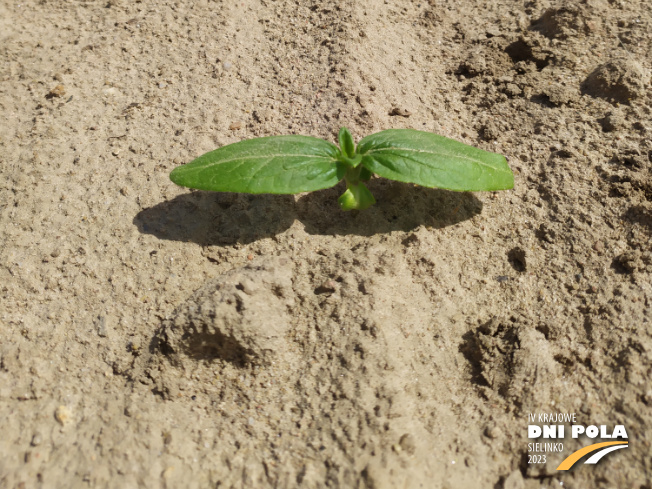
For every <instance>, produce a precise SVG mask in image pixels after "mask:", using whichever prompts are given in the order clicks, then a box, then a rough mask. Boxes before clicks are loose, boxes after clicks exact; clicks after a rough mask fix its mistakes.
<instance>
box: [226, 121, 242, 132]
mask: <svg viewBox="0 0 652 489" xmlns="http://www.w3.org/2000/svg"><path fill="white" fill-rule="evenodd" d="M241 128H242V122H240V121H237V122H232V123H231V125H230V126H229V129H230V130H232V131H235V130H237V129H241Z"/></svg>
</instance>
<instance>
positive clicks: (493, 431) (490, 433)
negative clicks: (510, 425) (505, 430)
mask: <svg viewBox="0 0 652 489" xmlns="http://www.w3.org/2000/svg"><path fill="white" fill-rule="evenodd" d="M484 434H485V436H486V437H487V438H491V439H492V440H495V439H496V438H498V437H500V435H501V434H502V431H501V429H500V428H499V427H498V426H487V427H486V428H485V430H484Z"/></svg>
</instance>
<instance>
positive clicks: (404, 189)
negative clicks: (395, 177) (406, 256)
mask: <svg viewBox="0 0 652 489" xmlns="http://www.w3.org/2000/svg"><path fill="white" fill-rule="evenodd" d="M367 186H368V187H369V190H370V191H371V193H372V194H373V195H374V197H375V198H376V204H375V205H373V206H371V207H370V208H369V209H367V210H364V211H350V212H342V211H341V210H340V209H339V206H338V205H337V198H338V197H339V196H340V195H342V193H343V192H344V190H345V189H346V187H345V186H344V184H343V183H340V184H338V185H337V186H335V187H334V188H332V189H328V190H322V191H321V192H314V193H310V194H306V195H304V196H302V197H301V198H300V199H299V200H298V202H297V205H296V211H297V218H298V219H299V220H300V221H301V222H302V223H303V224H304V226H305V230H306V232H307V233H308V234H317V235H351V234H355V235H358V236H373V235H374V234H379V233H388V232H392V231H411V230H413V229H416V228H418V227H419V226H421V225H425V226H429V227H432V228H436V229H440V228H443V227H446V226H451V225H453V224H457V223H458V222H461V221H465V220H467V219H470V218H472V217H473V216H475V215H476V214H479V213H480V212H482V202H480V200H478V199H477V198H476V197H475V196H474V195H472V194H470V193H468V192H452V191H450V190H441V189H432V188H425V187H420V186H417V185H414V184H410V183H402V182H395V181H391V180H385V179H373V180H371V181H370V182H368V184H367Z"/></svg>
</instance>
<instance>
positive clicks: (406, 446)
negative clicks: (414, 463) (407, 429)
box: [398, 433, 417, 455]
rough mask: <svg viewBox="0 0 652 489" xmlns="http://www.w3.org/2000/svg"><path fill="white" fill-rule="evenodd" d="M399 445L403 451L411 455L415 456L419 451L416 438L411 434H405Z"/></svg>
mask: <svg viewBox="0 0 652 489" xmlns="http://www.w3.org/2000/svg"><path fill="white" fill-rule="evenodd" d="M398 445H399V446H400V447H401V449H402V450H404V451H405V452H407V453H409V454H410V455H413V454H414V452H415V451H416V449H417V447H416V444H415V443H414V437H413V436H412V435H411V434H409V433H405V434H404V435H403V436H401V439H400V440H399V441H398Z"/></svg>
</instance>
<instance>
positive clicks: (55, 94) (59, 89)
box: [45, 84, 66, 98]
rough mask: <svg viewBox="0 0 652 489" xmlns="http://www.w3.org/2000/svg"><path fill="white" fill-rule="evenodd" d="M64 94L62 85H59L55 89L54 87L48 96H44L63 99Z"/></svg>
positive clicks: (64, 90)
mask: <svg viewBox="0 0 652 489" xmlns="http://www.w3.org/2000/svg"><path fill="white" fill-rule="evenodd" d="M65 94H66V89H65V88H64V86H63V85H61V84H59V85H57V86H56V87H54V88H53V89H52V90H50V91H49V92H48V94H47V95H46V96H45V98H53V97H63V96H64V95H65Z"/></svg>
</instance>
